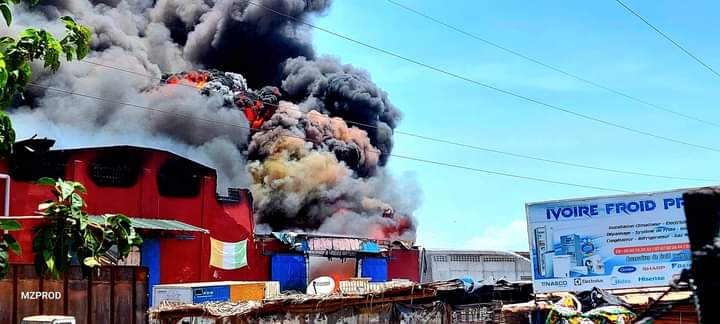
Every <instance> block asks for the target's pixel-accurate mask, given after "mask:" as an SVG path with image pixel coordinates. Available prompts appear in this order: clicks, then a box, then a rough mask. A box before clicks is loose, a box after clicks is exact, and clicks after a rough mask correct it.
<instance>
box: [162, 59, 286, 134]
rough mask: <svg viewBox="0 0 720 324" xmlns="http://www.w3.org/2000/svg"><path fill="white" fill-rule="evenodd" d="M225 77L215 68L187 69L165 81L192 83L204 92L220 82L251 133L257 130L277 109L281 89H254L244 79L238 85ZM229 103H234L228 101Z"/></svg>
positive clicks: (211, 89) (212, 88)
mask: <svg viewBox="0 0 720 324" xmlns="http://www.w3.org/2000/svg"><path fill="white" fill-rule="evenodd" d="M223 77H226V76H224V75H223V74H222V73H219V72H218V71H214V70H213V71H205V70H199V71H186V72H180V73H177V74H171V75H169V76H167V77H166V79H165V82H166V83H167V84H172V85H177V84H180V83H187V84H191V85H193V86H195V88H197V89H198V90H203V93H205V91H208V89H209V90H210V91H209V92H212V91H213V90H217V88H216V87H212V86H211V87H209V88H206V86H207V85H208V83H210V82H219V84H222V87H227V88H226V90H225V91H229V92H228V93H224V95H227V96H228V97H229V98H232V100H231V101H234V102H233V103H234V104H235V106H236V107H237V108H239V109H241V110H242V111H243V113H244V114H245V118H246V119H247V120H248V123H249V126H250V128H251V129H252V130H251V134H252V133H254V132H256V131H257V130H258V129H259V128H260V126H262V124H263V123H264V122H265V121H266V120H268V119H270V118H271V117H272V115H273V114H274V113H275V111H276V110H277V98H279V97H280V90H279V89H278V88H276V87H265V88H263V89H262V90H259V91H253V90H251V89H249V88H247V85H245V84H244V82H245V81H244V80H242V84H240V85H238V84H237V83H234V81H236V80H228V79H223ZM206 94H207V93H206ZM228 104H232V103H229V102H228Z"/></svg>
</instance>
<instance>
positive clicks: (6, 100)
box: [0, 0, 92, 278]
mask: <svg viewBox="0 0 720 324" xmlns="http://www.w3.org/2000/svg"><path fill="white" fill-rule="evenodd" d="M38 1H39V0H30V1H29V2H30V5H35V4H37V3H38ZM19 2H20V0H0V14H2V16H3V19H4V20H5V23H6V24H7V26H8V27H9V26H10V24H12V10H11V7H12V5H14V4H17V3H19ZM60 20H61V21H62V22H63V23H65V32H66V34H65V36H64V37H63V38H62V39H61V40H59V41H58V40H57V39H56V38H55V37H54V36H53V35H52V34H50V33H49V32H48V31H46V30H42V29H37V28H26V29H25V30H23V31H22V32H20V34H19V35H18V38H17V39H15V38H13V37H10V36H2V37H0V156H5V155H7V154H9V153H11V152H12V147H13V144H14V143H15V130H14V129H13V127H12V122H11V120H10V117H9V116H8V115H7V114H6V113H5V112H4V111H3V110H4V109H5V108H7V107H8V106H9V105H10V104H11V102H12V100H13V98H14V97H15V95H16V94H18V93H22V92H23V91H24V90H25V87H26V86H27V85H28V83H29V82H30V80H31V78H32V70H31V68H30V63H31V62H33V61H35V60H43V61H44V66H45V68H47V69H50V70H51V71H53V72H55V71H57V69H58V68H59V67H60V58H61V57H63V56H64V57H65V59H66V60H68V61H71V60H73V59H77V60H81V59H83V58H84V57H85V56H86V55H87V54H88V52H89V51H90V39H91V37H92V32H91V31H90V29H89V28H88V27H86V26H83V25H80V24H77V23H76V22H75V21H74V20H73V19H72V18H70V17H67V16H66V17H62V18H60ZM18 229H20V224H19V223H18V222H16V221H13V220H0V230H2V231H3V232H4V231H13V230H18ZM1 238H2V240H1V241H0V278H3V277H4V276H5V275H6V274H7V271H8V257H9V255H8V251H10V250H11V251H13V252H15V253H17V254H19V253H20V246H19V245H18V243H17V241H16V240H15V238H13V236H12V235H10V234H8V233H3V234H2V236H1Z"/></svg>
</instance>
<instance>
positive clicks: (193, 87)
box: [81, 59, 720, 182]
mask: <svg viewBox="0 0 720 324" xmlns="http://www.w3.org/2000/svg"><path fill="white" fill-rule="evenodd" d="M81 62H85V63H89V64H93V65H97V66H102V67H105V68H109V69H113V70H117V71H122V72H127V73H130V74H134V75H137V76H142V77H146V78H150V79H157V80H161V81H162V80H163V79H162V78H159V77H155V76H152V75H149V74H145V73H140V72H136V71H130V70H126V69H123V68H119V67H116V66H111V65H107V64H102V63H97V62H94V61H90V60H87V59H85V60H82V61H81ZM174 85H181V86H186V87H188V88H192V89H193V90H195V91H197V88H196V87H195V86H193V85H190V84H185V83H182V82H181V83H177V84H174ZM263 104H265V105H268V106H271V107H276V108H277V107H279V105H277V104H271V103H263ZM288 109H293V110H296V111H300V112H301V113H305V112H303V111H302V110H300V109H299V108H294V107H292V108H289V107H288ZM323 117H324V118H331V117H329V116H327V117H326V116H323ZM345 123H347V124H352V125H357V126H363V127H368V128H373V129H378V127H377V126H375V125H370V124H366V123H360V122H355V121H351V120H345ZM393 132H394V133H396V134H400V135H405V136H409V137H414V138H418V139H422V140H425V141H431V142H436V143H442V144H448V145H454V146H458V147H463V148H468V149H473V150H478V151H484V152H490V153H495V154H501V155H505V156H511V157H516V158H523V159H528V160H535V161H540V162H546V163H553V164H559V165H564V166H571V167H576V168H582V169H588V170H596V171H604V172H611V173H617V174H627V175H634V176H644V177H652V178H660V179H672V180H688V181H702V182H718V181H720V180H718V179H705V178H690V177H679V176H668V175H661V174H652V173H645V172H637V171H627V170H619V169H612V168H604V167H597V166H592V165H587V164H581V163H574V162H567V161H559V160H552V159H547V158H542V157H536V156H531V155H525V154H520V153H513V152H507V151H502V150H498V149H493V148H488V147H482V146H478V145H471V144H466V143H461V142H458V141H453V140H448V139H442V138H437V137H432V136H427V135H422V134H417V133H411V132H405V131H400V130H393Z"/></svg>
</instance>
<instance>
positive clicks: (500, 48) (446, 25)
mask: <svg viewBox="0 0 720 324" xmlns="http://www.w3.org/2000/svg"><path fill="white" fill-rule="evenodd" d="M387 1H388V2H389V3H391V4H393V5H395V6H398V7H400V8H402V9H404V10H406V11H409V12H411V13H414V14H416V15H418V16H420V17H423V18H425V19H427V20H430V21H432V22H434V23H437V24H439V25H442V26H445V27H447V28H449V29H451V30H454V31H456V32H458V33H460V34H463V35H465V36H468V37H470V38H473V39H475V40H478V41H480V42H482V43H485V44H487V45H490V46H492V47H495V48H497V49H499V50H501V51H504V52H506V53H510V54H512V55H515V56H517V57H520V58H522V59H524V60H527V61H530V62H533V63H535V64H537V65H540V66H542V67H545V68H547V69H550V70H552V71H555V72H557V73H560V74H562V75H565V76H567V77H570V78H573V79H575V80H578V81H580V82H583V83H586V84H589V85H591V86H593V87H596V88H599V89H602V90H605V91H607V92H610V93H613V94H615V95H618V96H621V97H624V98H626V99H630V100H632V101H635V102H637V103H640V104H643V105H646V106H648V107H651V108H655V109H657V110H661V111H664V112H667V113H670V114H673V115H676V116H680V117H683V118H687V119H691V120H694V121H697V122H700V123H703V124H706V125H710V126H714V127H718V128H720V123H716V122H713V121H709V120H705V119H702V118H700V117H695V116H691V115H688V114H686V113H682V112H679V111H677V110H674V109H670V108H667V107H663V106H661V105H658V104H655V103H652V102H649V101H647V100H644V99H640V98H638V97H635V96H632V95H630V94H627V93H625V92H622V91H620V90H616V89H613V88H610V87H608V86H605V85H602V84H600V83H597V82H595V81H592V80H589V79H586V78H584V77H581V76H579V75H577V74H573V73H570V72H567V71H565V70H562V69H560V68H558V67H555V66H552V65H550V64H547V63H544V62H542V61H540V60H538V59H536V58H533V57H531V56H528V55H525V54H523V53H520V52H518V51H516V50H513V49H511V48H508V47H505V46H502V45H500V44H498V43H495V42H492V41H490V40H487V39H485V38H483V37H480V36H478V35H477V34H474V33H471V32H468V31H466V30H463V29H462V28H460V27H457V26H454V25H451V24H449V23H446V22H444V21H442V20H440V19H438V18H435V17H433V16H430V15H428V14H426V13H424V12H421V11H419V10H417V9H414V8H412V7H410V6H408V5H405V4H402V3H400V2H397V1H395V0H387Z"/></svg>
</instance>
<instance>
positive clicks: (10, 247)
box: [0, 219, 20, 278]
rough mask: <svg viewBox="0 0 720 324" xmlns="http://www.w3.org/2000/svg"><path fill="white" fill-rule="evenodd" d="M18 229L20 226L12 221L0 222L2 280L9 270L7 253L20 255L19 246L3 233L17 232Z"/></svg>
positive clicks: (0, 268) (0, 276)
mask: <svg viewBox="0 0 720 324" xmlns="http://www.w3.org/2000/svg"><path fill="white" fill-rule="evenodd" d="M19 229H20V224H19V223H18V222H16V221H14V220H4V219H3V220H0V230H2V231H3V234H2V241H0V278H4V277H5V276H6V275H7V272H8V269H9V260H8V259H9V257H10V256H9V255H8V251H13V252H14V253H15V254H18V255H19V254H20V244H18V242H17V241H16V240H15V238H14V237H12V235H10V234H8V233H4V231H17V230H19Z"/></svg>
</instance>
